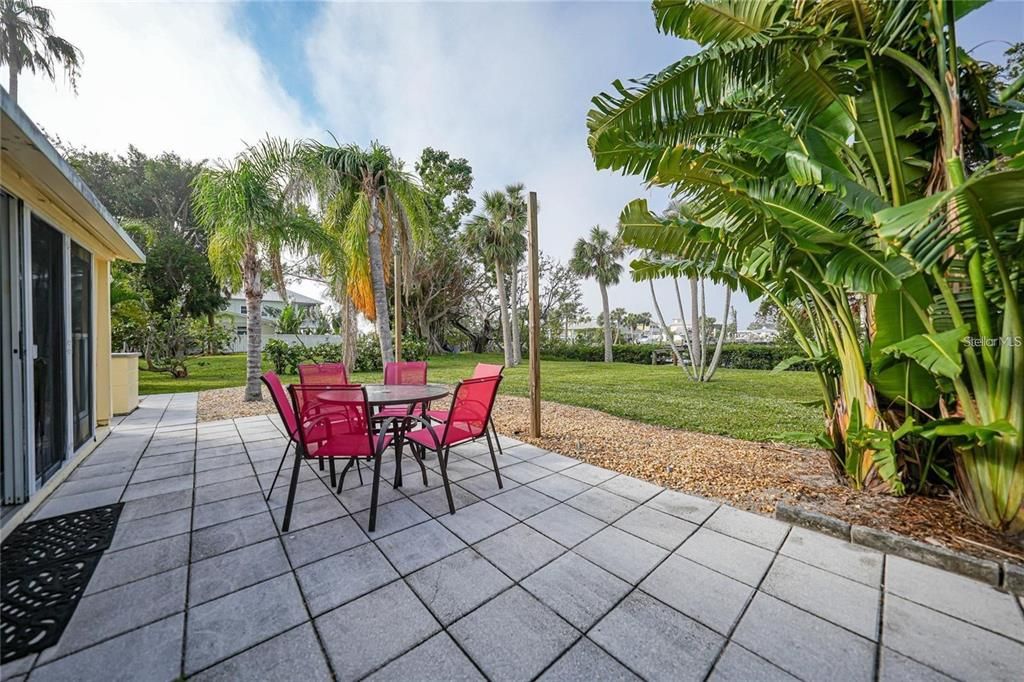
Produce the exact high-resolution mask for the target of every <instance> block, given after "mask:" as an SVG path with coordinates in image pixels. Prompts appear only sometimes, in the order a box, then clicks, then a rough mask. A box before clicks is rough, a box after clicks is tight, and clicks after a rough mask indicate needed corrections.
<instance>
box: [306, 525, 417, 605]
mask: <svg viewBox="0 0 1024 682" xmlns="http://www.w3.org/2000/svg"><path fill="white" fill-rule="evenodd" d="M295 575H296V577H297V578H298V580H299V585H300V586H301V588H302V594H303V595H305V597H306V602H307V603H308V604H309V610H310V612H312V613H313V615H314V616H315V615H317V614H320V613H323V612H325V611H327V610H329V609H333V608H334V607H336V606H339V605H341V604H344V603H345V602H347V601H350V600H352V599H355V598H356V597H360V596H362V595H364V594H366V593H367V592H370V591H372V590H375V589H377V588H378V587H380V586H381V585H385V584H387V583H389V582H391V581H393V580H395V579H396V578H398V573H396V572H395V569H394V568H392V567H391V564H389V563H388V560H387V558H386V557H385V556H384V555H383V554H382V553H381V551H380V550H379V549H377V546H376V545H374V544H373V543H367V544H365V545H359V546H358V547H353V548H352V549H349V550H346V551H344V552H342V553H340V554H333V555H331V556H329V557H327V558H325V559H321V560H320V561H316V562H314V563H311V564H306V565H305V566H303V567H302V568H299V569H296V571H295Z"/></svg>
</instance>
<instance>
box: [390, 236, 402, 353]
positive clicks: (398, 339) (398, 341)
mask: <svg viewBox="0 0 1024 682" xmlns="http://www.w3.org/2000/svg"><path fill="white" fill-rule="evenodd" d="M393 279H394V285H395V329H394V333H393V334H392V336H394V338H395V362H401V361H402V257H401V255H400V254H399V248H398V239H397V238H396V239H395V275H394V277H393Z"/></svg>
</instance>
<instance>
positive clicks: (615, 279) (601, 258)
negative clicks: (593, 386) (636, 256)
mask: <svg viewBox="0 0 1024 682" xmlns="http://www.w3.org/2000/svg"><path fill="white" fill-rule="evenodd" d="M625 255H626V248H625V246H624V245H623V243H622V239H621V238H619V236H618V235H616V236H614V237H613V236H612V235H610V234H609V233H608V231H607V230H602V229H601V226H600V225H594V226H593V227H592V228H590V240H589V241H588V240H586V239H583V238H582V237H580V238H579V239H577V240H576V244H575V246H573V249H572V259H571V260H570V261H569V267H570V268H572V270H573V272H575V273H576V274H577V275H580V276H581V277H586V278H589V279H594V280H596V281H597V286H599V287H600V288H601V308H602V311H603V312H604V315H603V318H604V361H605V362H611V361H612V320H611V315H610V313H609V310H608V287H610V286H614V285H616V284H618V283H619V278H620V277H621V276H622V263H620V262H619V261H620V260H621V259H622V258H623V256H625Z"/></svg>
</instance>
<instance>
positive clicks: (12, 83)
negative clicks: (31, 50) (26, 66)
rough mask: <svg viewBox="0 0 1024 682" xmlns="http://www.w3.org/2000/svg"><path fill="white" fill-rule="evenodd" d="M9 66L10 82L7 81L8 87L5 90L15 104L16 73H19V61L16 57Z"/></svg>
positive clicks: (16, 90)
mask: <svg viewBox="0 0 1024 682" xmlns="http://www.w3.org/2000/svg"><path fill="white" fill-rule="evenodd" d="M9 66H10V68H11V78H10V81H9V83H10V85H9V87H8V88H7V92H8V94H10V96H11V99H12V100H14V103H15V104H17V103H18V72H19V71H21V60H19V59H18V58H17V57H15V58H14V59H12V60H11V64H9Z"/></svg>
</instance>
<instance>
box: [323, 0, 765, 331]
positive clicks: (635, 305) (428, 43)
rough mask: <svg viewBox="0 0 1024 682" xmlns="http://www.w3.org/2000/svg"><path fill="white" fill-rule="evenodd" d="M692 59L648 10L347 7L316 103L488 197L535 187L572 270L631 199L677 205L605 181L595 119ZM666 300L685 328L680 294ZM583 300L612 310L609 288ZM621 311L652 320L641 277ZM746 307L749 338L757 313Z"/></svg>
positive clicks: (336, 127)
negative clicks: (450, 164)
mask: <svg viewBox="0 0 1024 682" xmlns="http://www.w3.org/2000/svg"><path fill="white" fill-rule="evenodd" d="M638 40H642V41H644V42H643V44H642V49H641V46H640V45H639V44H638V42H637V41H638ZM685 50H686V47H685V46H684V44H683V43H681V42H680V41H678V40H675V39H672V38H665V37H659V36H658V35H657V34H656V33H655V31H654V26H653V19H652V18H651V15H650V13H649V10H648V9H646V8H631V7H626V6H623V5H621V4H620V5H617V6H616V5H613V6H604V5H594V4H587V5H582V4H571V5H556V4H551V3H545V4H520V3H503V4H469V3H467V4H443V3H432V4H401V5H394V4H374V5H371V4H334V5H328V6H325V7H324V9H323V12H322V14H321V15H320V16H319V17H318V18H317V21H316V22H315V25H314V27H313V30H312V31H311V33H310V35H309V37H308V39H307V42H306V54H307V58H308V60H309V64H310V67H311V70H312V71H313V74H314V80H313V83H312V90H313V93H314V96H315V97H316V99H317V101H318V104H319V105H320V107H322V108H323V110H324V112H325V114H326V120H327V121H328V122H329V124H330V128H331V131H332V132H333V133H334V134H335V135H337V137H338V138H339V139H341V140H347V141H356V142H359V143H364V144H365V143H366V142H368V141H369V140H372V139H378V140H380V141H381V142H383V143H385V144H388V145H389V146H390V147H391V148H392V150H393V151H394V152H395V153H396V154H397V155H399V156H400V157H401V158H403V159H405V160H406V162H407V163H409V164H411V163H412V162H413V161H414V160H415V159H416V158H417V157H418V156H419V153H420V151H421V150H422V149H423V148H424V147H426V146H433V147H440V148H442V149H445V150H448V151H449V152H451V153H452V154H453V155H457V156H465V157H466V158H467V159H468V160H469V162H470V163H471V164H472V165H473V169H474V176H475V188H474V190H475V192H476V193H477V194H479V192H480V191H482V190H485V189H492V188H497V187H501V186H503V185H505V184H507V183H509V182H516V181H521V182H524V183H525V184H526V186H527V188H528V189H531V190H535V191H536V192H537V193H538V198H539V201H540V205H541V211H540V216H539V226H540V232H541V248H542V249H543V250H544V251H545V252H547V253H549V254H551V255H552V256H555V257H556V258H560V259H563V260H565V259H567V258H568V257H569V255H570V253H571V250H572V245H573V243H574V242H575V240H576V239H577V238H578V237H580V236H582V235H584V234H585V233H586V232H587V231H588V230H589V229H590V227H591V226H592V225H595V224H601V225H603V226H605V227H606V228H612V227H614V225H615V222H616V220H617V219H618V216H619V213H620V211H621V210H622V207H623V206H624V205H625V204H626V203H627V202H628V201H630V200H631V199H633V198H635V197H638V196H647V197H648V198H649V199H650V200H651V202H652V206H653V207H655V208H657V207H659V206H661V205H663V204H664V203H665V194H664V193H654V194H653V195H652V194H651V193H649V192H648V191H646V190H645V189H644V188H643V187H642V186H641V184H640V183H638V182H637V181H636V179H635V178H623V177H620V176H616V175H613V174H611V173H607V172H606V173H598V172H597V171H596V170H595V169H594V166H593V163H592V161H591V159H590V154H589V152H588V150H587V146H586V135H587V131H586V113H587V110H588V109H589V108H590V101H589V98H590V97H592V96H593V95H594V94H596V93H597V92H599V91H600V90H606V89H608V87H609V83H610V82H611V81H612V80H613V79H614V78H619V77H621V78H625V77H630V76H637V75H641V74H643V73H645V72H648V71H652V70H656V69H660V68H661V67H663V66H665V65H666V64H668V63H669V61H670V60H671V59H672V58H674V57H678V56H681V55H682V54H684V52H685ZM658 289H659V296H660V297H661V302H662V306H663V308H665V311H666V316H667V317H669V318H671V317H675V316H676V315H675V314H674V313H672V312H671V311H670V310H669V306H668V305H667V303H668V302H670V301H673V300H674V294H672V293H671V284H668V283H662V284H659V287H658ZM584 292H585V299H584V303H585V305H586V306H587V307H588V308H589V309H590V310H591V311H596V310H599V308H600V295H599V293H598V289H597V286H596V285H595V284H594V283H593V282H589V283H586V284H585V285H584ZM722 296H723V293H722V292H721V291H719V290H717V288H716V290H715V291H713V292H709V302H708V305H709V313H708V314H710V315H715V316H716V317H717V316H720V314H721V313H720V311H719V308H720V307H721V303H720V301H721V299H722ZM610 298H611V304H612V306H613V307H620V306H621V307H626V308H628V309H632V310H651V311H653V306H652V305H651V302H650V293H649V289H648V286H647V285H646V284H634V283H633V282H631V281H629V276H628V272H627V273H626V275H625V278H624V281H623V283H622V284H621V285H619V286H618V287H615V288H614V289H612V291H611V292H610ZM736 298H739V299H741V300H740V301H737V303H736V306H737V308H738V309H739V312H740V323H741V325H743V324H744V323H745V322H746V321H748V320H749V319H750V317H751V316H752V310H753V309H754V307H753V306H750V305H749V304H747V303H746V302H745V301H744V300H742V299H743V296H742V295H739V296H737V297H736ZM674 308H675V305H674V303H673V304H672V309H674ZM712 310H713V311H715V312H711V311H712Z"/></svg>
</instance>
